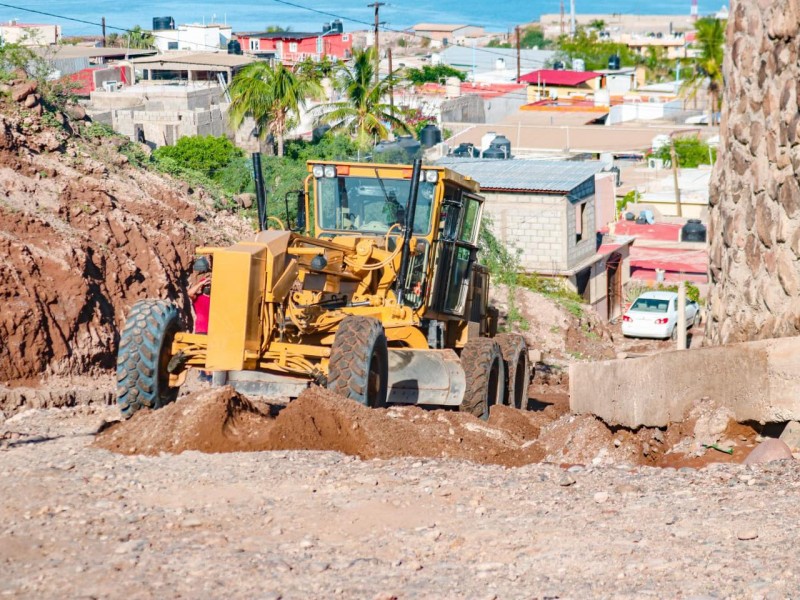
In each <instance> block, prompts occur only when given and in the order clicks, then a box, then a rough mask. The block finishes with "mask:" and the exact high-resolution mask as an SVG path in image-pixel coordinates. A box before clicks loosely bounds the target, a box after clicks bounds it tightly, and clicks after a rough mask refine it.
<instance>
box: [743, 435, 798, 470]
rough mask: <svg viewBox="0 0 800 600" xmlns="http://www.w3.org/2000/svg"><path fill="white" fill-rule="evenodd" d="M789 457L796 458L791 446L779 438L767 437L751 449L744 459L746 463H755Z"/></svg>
mask: <svg viewBox="0 0 800 600" xmlns="http://www.w3.org/2000/svg"><path fill="white" fill-rule="evenodd" d="M788 459H791V460H794V457H793V456H792V450H791V449H790V448H789V446H787V445H786V444H785V443H784V442H783V441H781V440H779V439H775V438H767V439H765V440H764V441H763V442H761V443H760V444H759V445H758V446H756V447H755V448H753V450H751V451H750V454H748V455H747V458H745V459H744V464H746V465H755V464H759V463H768V462H773V461H776V460H788Z"/></svg>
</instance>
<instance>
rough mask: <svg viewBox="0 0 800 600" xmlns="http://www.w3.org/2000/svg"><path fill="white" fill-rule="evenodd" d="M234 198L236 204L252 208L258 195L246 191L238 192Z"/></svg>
mask: <svg viewBox="0 0 800 600" xmlns="http://www.w3.org/2000/svg"><path fill="white" fill-rule="evenodd" d="M233 199H234V200H235V201H236V204H238V205H239V206H241V207H242V208H250V207H251V206H253V203H254V202H255V199H256V195H255V194H251V193H249V192H245V193H244V194H237V195H236V196H234V197H233Z"/></svg>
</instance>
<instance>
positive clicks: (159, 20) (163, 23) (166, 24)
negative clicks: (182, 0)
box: [153, 17, 175, 31]
mask: <svg viewBox="0 0 800 600" xmlns="http://www.w3.org/2000/svg"><path fill="white" fill-rule="evenodd" d="M165 29H175V19H173V18H172V17H153V31H164V30H165Z"/></svg>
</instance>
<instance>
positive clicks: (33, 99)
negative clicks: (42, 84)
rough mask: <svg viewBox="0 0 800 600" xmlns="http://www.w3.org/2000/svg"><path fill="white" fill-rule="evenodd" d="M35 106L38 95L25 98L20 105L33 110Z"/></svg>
mask: <svg viewBox="0 0 800 600" xmlns="http://www.w3.org/2000/svg"><path fill="white" fill-rule="evenodd" d="M37 104H39V95H38V94H31V95H30V96H28V97H27V98H25V101H24V102H23V103H22V106H24V107H25V108H33V107H34V106H36V105H37Z"/></svg>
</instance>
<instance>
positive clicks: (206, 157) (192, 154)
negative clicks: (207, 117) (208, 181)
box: [153, 135, 242, 178]
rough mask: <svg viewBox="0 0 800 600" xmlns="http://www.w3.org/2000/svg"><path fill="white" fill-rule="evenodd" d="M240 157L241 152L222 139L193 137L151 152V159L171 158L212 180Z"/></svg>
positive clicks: (225, 139)
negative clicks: (218, 172)
mask: <svg viewBox="0 0 800 600" xmlns="http://www.w3.org/2000/svg"><path fill="white" fill-rule="evenodd" d="M241 156H242V151H241V150H240V149H239V148H237V147H236V146H234V145H233V144H232V143H231V141H230V140H229V139H228V138H226V137H224V136H220V137H215V136H213V135H195V136H186V137H182V138H180V139H179V140H178V141H177V143H176V144H175V145H174V146H162V147H160V148H157V149H156V150H155V151H153V158H154V159H155V160H156V161H158V160H160V159H162V158H165V157H167V158H171V159H174V160H176V161H178V162H179V163H180V164H181V165H182V166H183V167H185V168H187V169H194V170H195V171H200V172H201V173H203V174H204V175H206V176H208V177H211V178H213V177H214V175H215V174H216V173H217V171H219V170H220V169H222V168H224V167H226V166H227V165H228V163H230V162H231V161H232V160H233V159H234V158H239V157H241Z"/></svg>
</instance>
